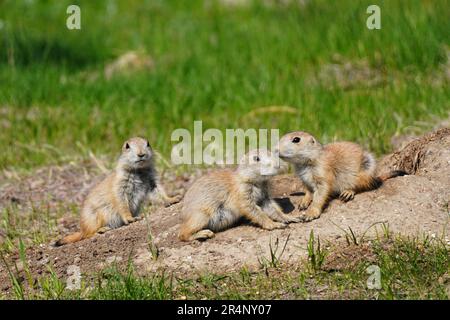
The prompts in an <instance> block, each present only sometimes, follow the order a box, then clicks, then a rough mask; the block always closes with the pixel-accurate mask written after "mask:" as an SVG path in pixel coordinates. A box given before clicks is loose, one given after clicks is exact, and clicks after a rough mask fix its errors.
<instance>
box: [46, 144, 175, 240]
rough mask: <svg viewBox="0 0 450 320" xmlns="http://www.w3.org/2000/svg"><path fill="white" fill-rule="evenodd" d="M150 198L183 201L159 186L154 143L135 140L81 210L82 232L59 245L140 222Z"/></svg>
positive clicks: (124, 149) (166, 201)
mask: <svg viewBox="0 0 450 320" xmlns="http://www.w3.org/2000/svg"><path fill="white" fill-rule="evenodd" d="M147 197H149V198H150V199H151V200H153V201H156V202H163V203H164V204H166V205H169V204H172V203H175V202H177V201H178V200H179V199H178V198H177V197H169V196H167V195H166V192H165V191H164V188H163V187H162V185H161V184H160V183H159V181H158V177H157V172H156V170H155V168H154V164H153V151H152V148H151V146H150V143H149V142H148V141H147V140H146V139H144V138H139V137H136V138H131V139H129V140H127V141H126V142H125V143H124V144H123V147H122V154H121V155H120V157H119V161H118V163H117V166H116V168H115V170H114V171H113V172H112V173H110V174H109V175H108V176H107V177H106V178H105V179H104V180H103V181H102V182H100V183H99V184H98V185H97V186H96V187H94V188H93V189H92V190H91V191H90V193H89V195H88V196H87V198H86V200H85V202H84V205H83V208H82V210H81V216H80V229H81V230H80V232H76V233H73V234H71V235H68V236H66V237H64V238H63V239H60V240H58V241H57V242H56V243H55V245H56V246H60V245H63V244H67V243H72V242H77V241H80V240H82V239H86V238H90V237H92V236H93V235H94V234H95V233H97V232H98V233H103V232H106V231H108V230H110V229H114V228H118V227H120V226H122V225H127V224H129V223H131V222H134V221H136V220H138V219H139V217H138V215H139V212H140V209H141V206H142V204H143V203H144V201H145V200H146V199H147Z"/></svg>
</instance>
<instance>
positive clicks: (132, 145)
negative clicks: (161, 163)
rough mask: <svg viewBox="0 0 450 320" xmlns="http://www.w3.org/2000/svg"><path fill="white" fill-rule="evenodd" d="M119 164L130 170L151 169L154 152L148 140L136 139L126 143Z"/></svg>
mask: <svg viewBox="0 0 450 320" xmlns="http://www.w3.org/2000/svg"><path fill="white" fill-rule="evenodd" d="M119 163H120V164H121V165H122V166H123V167H124V169H128V170H136V169H143V168H149V167H151V166H152V165H153V150H152V147H151V146H150V143H149V142H148V140H147V139H144V138H141V137H134V138H131V139H128V140H127V141H125V142H124V144H123V146H122V154H121V155H120V158H119Z"/></svg>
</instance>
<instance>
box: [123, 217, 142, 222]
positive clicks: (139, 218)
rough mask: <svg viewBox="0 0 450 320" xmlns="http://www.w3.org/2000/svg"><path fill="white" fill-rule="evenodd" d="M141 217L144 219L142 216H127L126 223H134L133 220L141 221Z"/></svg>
mask: <svg viewBox="0 0 450 320" xmlns="http://www.w3.org/2000/svg"><path fill="white" fill-rule="evenodd" d="M141 219H142V217H130V218H127V221H126V223H125V224H129V223H133V222H136V221H139V220H141Z"/></svg>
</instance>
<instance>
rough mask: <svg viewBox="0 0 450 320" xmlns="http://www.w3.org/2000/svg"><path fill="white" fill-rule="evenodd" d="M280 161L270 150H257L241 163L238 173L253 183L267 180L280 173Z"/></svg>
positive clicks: (249, 153) (245, 157)
mask: <svg viewBox="0 0 450 320" xmlns="http://www.w3.org/2000/svg"><path fill="white" fill-rule="evenodd" d="M280 169H281V168H280V159H279V158H278V157H276V156H275V155H273V154H272V153H271V152H270V151H269V150H265V149H255V150H251V151H250V152H248V153H247V154H246V155H244V156H243V157H242V158H241V160H240V161H239V167H238V172H239V174H240V175H241V176H243V177H245V178H248V179H250V180H252V181H261V180H266V179H268V178H270V177H272V176H275V175H277V174H278V173H279V172H280Z"/></svg>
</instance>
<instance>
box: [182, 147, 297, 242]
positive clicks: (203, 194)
mask: <svg viewBox="0 0 450 320" xmlns="http://www.w3.org/2000/svg"><path fill="white" fill-rule="evenodd" d="M279 170H280V166H279V159H277V157H275V156H273V155H272V154H271V153H270V151H267V150H262V149H258V150H252V151H250V152H249V153H248V154H246V155H245V156H244V157H243V158H242V159H241V160H240V163H239V165H238V167H237V169H236V170H229V169H223V170H217V171H214V172H212V173H210V174H207V175H205V176H203V177H201V178H199V179H198V180H197V181H196V182H194V184H193V185H192V186H191V187H190V188H189V190H188V191H187V192H186V194H185V196H184V200H183V209H182V217H183V222H182V224H181V228H180V232H179V235H178V237H179V239H180V240H182V241H192V240H206V239H208V238H212V237H213V236H214V232H218V231H221V230H224V229H227V228H229V227H231V226H233V225H234V224H236V222H237V221H238V220H240V219H241V218H246V219H248V220H250V222H252V223H254V224H256V225H258V226H259V227H261V228H263V229H266V230H273V229H280V228H285V227H286V226H287V223H290V222H298V221H300V220H299V219H298V218H294V217H292V216H289V215H286V214H284V213H283V211H282V210H281V208H280V207H279V206H278V204H277V203H276V202H275V201H274V200H272V199H270V198H269V193H268V180H269V179H270V177H272V176H274V175H276V174H278V172H279Z"/></svg>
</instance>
